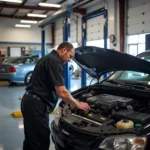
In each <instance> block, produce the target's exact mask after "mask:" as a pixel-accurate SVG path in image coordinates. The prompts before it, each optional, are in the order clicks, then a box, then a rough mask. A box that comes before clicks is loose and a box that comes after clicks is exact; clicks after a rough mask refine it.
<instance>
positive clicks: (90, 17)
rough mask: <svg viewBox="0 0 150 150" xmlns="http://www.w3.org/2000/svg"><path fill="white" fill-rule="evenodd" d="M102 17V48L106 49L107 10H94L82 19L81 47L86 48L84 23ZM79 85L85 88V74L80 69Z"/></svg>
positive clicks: (105, 75) (85, 27)
mask: <svg viewBox="0 0 150 150" xmlns="http://www.w3.org/2000/svg"><path fill="white" fill-rule="evenodd" d="M101 15H103V16H104V18H105V19H106V21H105V25H104V48H107V38H108V15H107V10H106V9H105V8H102V9H99V10H96V11H94V12H91V13H89V14H87V15H85V16H83V17H82V46H86V37H87V26H86V22H87V20H89V19H92V18H94V17H98V16H101ZM106 77H107V74H104V78H106ZM81 85H82V87H85V86H86V72H85V71H84V70H83V69H82V78H81Z"/></svg>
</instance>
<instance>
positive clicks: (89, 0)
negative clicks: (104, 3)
mask: <svg viewBox="0 0 150 150" xmlns="http://www.w3.org/2000/svg"><path fill="white" fill-rule="evenodd" d="M90 2H92V1H91V0H88V1H87V2H84V3H82V4H81V5H78V6H77V7H75V8H79V7H82V6H84V5H86V4H88V3H90Z"/></svg>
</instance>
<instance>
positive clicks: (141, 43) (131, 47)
mask: <svg viewBox="0 0 150 150" xmlns="http://www.w3.org/2000/svg"><path fill="white" fill-rule="evenodd" d="M146 34H148V33H145V34H137V35H129V36H128V38H127V43H128V46H127V47H128V51H127V52H128V53H129V54H131V55H137V54H139V53H142V52H144V51H145V35H146Z"/></svg>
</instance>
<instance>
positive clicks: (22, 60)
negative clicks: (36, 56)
mask: <svg viewBox="0 0 150 150" xmlns="http://www.w3.org/2000/svg"><path fill="white" fill-rule="evenodd" d="M26 59H27V58H12V59H9V60H8V61H7V63H12V64H24V63H25V61H26Z"/></svg>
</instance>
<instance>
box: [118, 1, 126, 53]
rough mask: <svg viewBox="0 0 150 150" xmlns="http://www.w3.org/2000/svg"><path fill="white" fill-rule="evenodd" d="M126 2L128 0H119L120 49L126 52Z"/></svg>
mask: <svg viewBox="0 0 150 150" xmlns="http://www.w3.org/2000/svg"><path fill="white" fill-rule="evenodd" d="M125 4H126V0H119V20H120V51H121V52H125V49H124V48H125Z"/></svg>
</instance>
